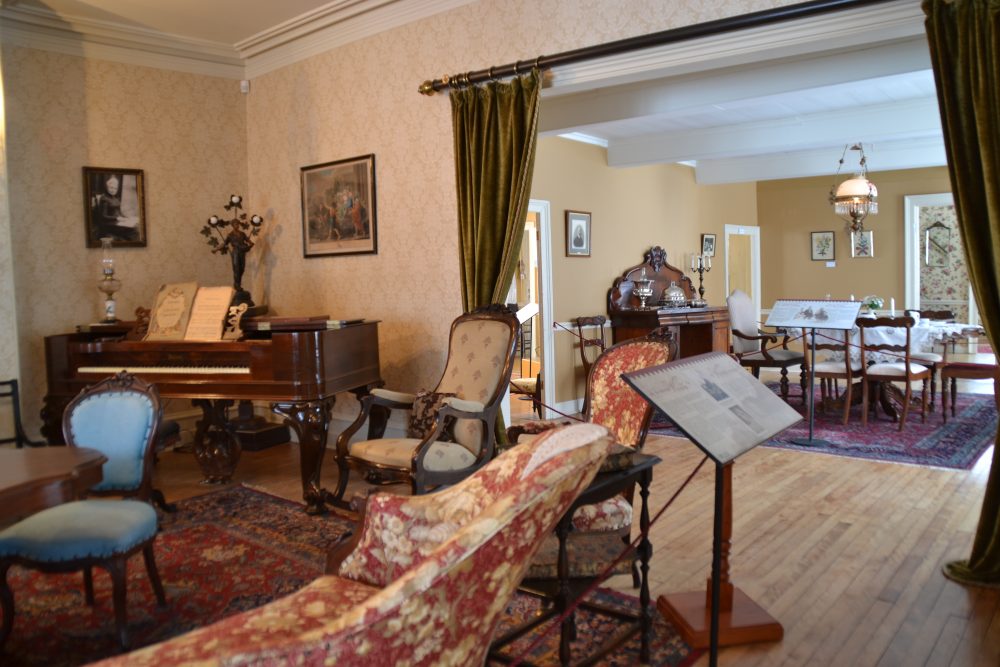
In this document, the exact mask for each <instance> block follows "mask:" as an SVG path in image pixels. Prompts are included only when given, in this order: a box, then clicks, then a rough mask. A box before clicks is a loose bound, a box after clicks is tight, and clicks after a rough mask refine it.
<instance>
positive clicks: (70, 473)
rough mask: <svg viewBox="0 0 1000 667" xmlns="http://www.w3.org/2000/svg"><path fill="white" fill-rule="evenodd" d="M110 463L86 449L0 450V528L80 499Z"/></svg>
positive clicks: (94, 451)
mask: <svg viewBox="0 0 1000 667" xmlns="http://www.w3.org/2000/svg"><path fill="white" fill-rule="evenodd" d="M107 460H108V459H107V457H105V456H104V454H102V453H101V452H99V451H97V450H96V449H89V448H87V447H65V446H52V447H29V448H24V449H13V448H0V526H5V525H8V524H10V523H13V522H15V521H18V520H20V519H23V518H24V517H26V516H28V515H30V514H34V513H35V512H38V511H41V510H43V509H46V508H47V507H52V506H54V505H58V504H61V503H64V502H68V501H70V500H75V499H76V498H79V497H81V496H82V495H83V493H84V492H86V490H87V489H89V488H91V487H92V486H94V485H95V484H97V483H98V482H100V481H101V479H102V478H103V467H104V463H105V462H106V461H107Z"/></svg>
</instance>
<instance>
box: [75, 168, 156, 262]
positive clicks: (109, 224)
mask: <svg viewBox="0 0 1000 667" xmlns="http://www.w3.org/2000/svg"><path fill="white" fill-rule="evenodd" d="M144 180H145V179H144V178H143V173H142V169H125V168H121V167H84V168H83V214H84V222H85V227H86V229H85V231H86V236H87V247H88V248H100V247H101V239H102V238H110V239H111V246H112V247H115V248H121V247H136V248H142V247H145V246H146V191H145V182H144Z"/></svg>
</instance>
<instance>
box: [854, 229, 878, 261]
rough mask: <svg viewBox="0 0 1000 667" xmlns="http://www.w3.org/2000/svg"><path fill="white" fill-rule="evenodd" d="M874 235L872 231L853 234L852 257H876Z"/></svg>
mask: <svg viewBox="0 0 1000 667" xmlns="http://www.w3.org/2000/svg"><path fill="white" fill-rule="evenodd" d="M873 237H874V233H873V232H871V231H867V232H865V231H861V232H851V257H855V258H859V257H874V256H875V245H874V239H873Z"/></svg>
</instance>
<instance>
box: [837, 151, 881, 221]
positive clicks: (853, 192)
mask: <svg viewBox="0 0 1000 667" xmlns="http://www.w3.org/2000/svg"><path fill="white" fill-rule="evenodd" d="M848 150H852V151H858V153H859V157H858V172H857V173H855V174H854V176H852V177H851V178H849V179H847V180H846V181H844V182H843V183H841V184H840V185H837V183H836V181H835V182H834V184H833V187H831V188H830V204H832V205H833V210H834V212H835V213H836V214H837V215H839V216H840V217H841V218H843V219H844V221H845V222H846V223H847V227H848V230H849V231H852V232H861V231H864V222H865V218H867V217H868V216H869V215H876V214H877V213H878V188H876V187H875V184H874V183H872V182H871V181H869V180H868V161H867V159H866V158H865V148H864V145H863V144H861V143H856V144H854V145H853V146H849V147H848V146H844V153H843V154H842V155H841V156H840V164H839V165H838V166H837V175H839V174H840V169H841V168H842V167H843V166H844V157H845V156H846V155H847V151H848Z"/></svg>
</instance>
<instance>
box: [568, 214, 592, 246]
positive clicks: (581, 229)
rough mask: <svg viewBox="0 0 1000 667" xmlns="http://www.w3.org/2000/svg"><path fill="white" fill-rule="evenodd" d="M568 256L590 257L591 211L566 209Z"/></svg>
mask: <svg viewBox="0 0 1000 667" xmlns="http://www.w3.org/2000/svg"><path fill="white" fill-rule="evenodd" d="M566 256H567V257H590V213H587V212H585V211H566Z"/></svg>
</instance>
